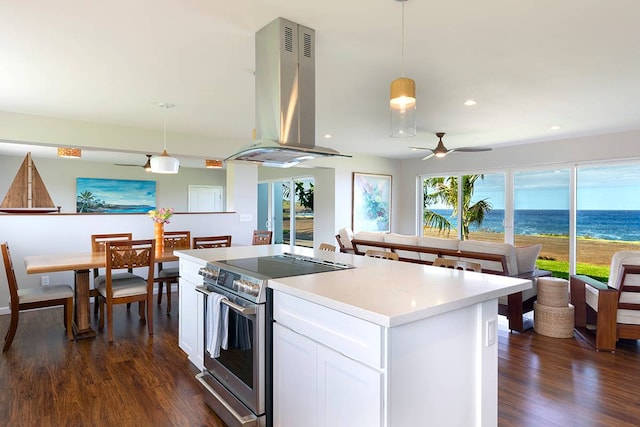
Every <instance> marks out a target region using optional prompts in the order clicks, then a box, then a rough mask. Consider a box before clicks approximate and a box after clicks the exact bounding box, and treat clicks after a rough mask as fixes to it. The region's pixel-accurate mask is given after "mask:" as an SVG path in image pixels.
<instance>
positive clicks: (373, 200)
mask: <svg viewBox="0 0 640 427" xmlns="http://www.w3.org/2000/svg"><path fill="white" fill-rule="evenodd" d="M352 189H353V194H352V200H351V206H352V215H351V228H352V229H353V232H354V233H357V232H358V231H379V232H387V233H388V232H390V231H391V175H378V174H370V173H360V172H353V179H352Z"/></svg>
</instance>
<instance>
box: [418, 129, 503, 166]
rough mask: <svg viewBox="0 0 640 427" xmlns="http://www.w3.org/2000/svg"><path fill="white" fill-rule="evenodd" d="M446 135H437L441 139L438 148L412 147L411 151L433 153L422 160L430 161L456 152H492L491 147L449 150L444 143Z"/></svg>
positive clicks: (441, 133)
mask: <svg viewBox="0 0 640 427" xmlns="http://www.w3.org/2000/svg"><path fill="white" fill-rule="evenodd" d="M444 135H445V133H444V132H438V133H436V136H437V137H438V138H439V139H440V140H439V141H438V145H437V146H436V148H424V147H411V149H412V150H429V151H431V154H429V155H428V156H427V157H424V158H423V159H422V160H427V159H430V158H431V157H433V156H436V157H444V156H446V155H447V154H449V153H452V152H454V151H460V152H461V153H473V152H478V151H491V148H489V147H460V148H452V149H448V148H447V147H445V146H444V143H443V142H442V137H443V136H444Z"/></svg>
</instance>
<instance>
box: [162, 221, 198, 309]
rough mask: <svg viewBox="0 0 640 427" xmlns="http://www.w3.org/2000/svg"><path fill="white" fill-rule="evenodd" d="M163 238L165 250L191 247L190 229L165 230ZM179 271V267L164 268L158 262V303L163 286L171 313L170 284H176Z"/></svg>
mask: <svg viewBox="0 0 640 427" xmlns="http://www.w3.org/2000/svg"><path fill="white" fill-rule="evenodd" d="M163 240H164V250H165V251H169V250H173V249H191V232H190V231H165V232H164V239H163ZM179 273H180V268H179V267H168V268H164V266H163V265H162V263H161V262H159V263H158V276H157V277H156V279H155V281H156V282H158V305H160V304H162V292H163V288H166V290H167V314H169V313H171V285H172V284H173V283H175V284H178V277H179Z"/></svg>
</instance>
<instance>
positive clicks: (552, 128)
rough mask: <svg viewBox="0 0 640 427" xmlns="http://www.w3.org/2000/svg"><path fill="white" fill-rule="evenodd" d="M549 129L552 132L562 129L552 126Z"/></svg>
mask: <svg viewBox="0 0 640 427" xmlns="http://www.w3.org/2000/svg"><path fill="white" fill-rule="evenodd" d="M549 129H551V130H558V129H560V126H551V127H550V128H549Z"/></svg>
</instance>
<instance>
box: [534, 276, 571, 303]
mask: <svg viewBox="0 0 640 427" xmlns="http://www.w3.org/2000/svg"><path fill="white" fill-rule="evenodd" d="M537 284H538V297H537V298H536V300H537V301H538V304H541V305H548V306H549V307H566V306H567V305H568V304H569V281H568V280H565V279H561V278H559V277H539V278H538V282H537Z"/></svg>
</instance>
